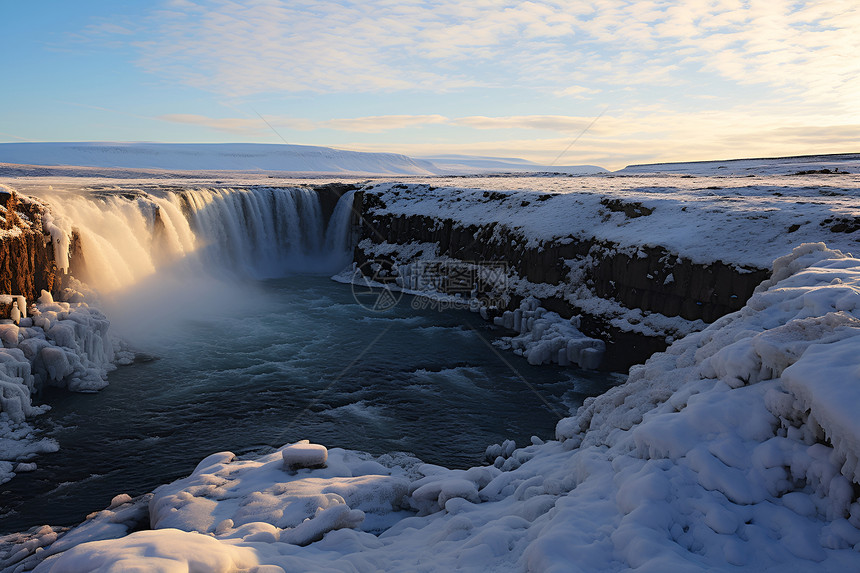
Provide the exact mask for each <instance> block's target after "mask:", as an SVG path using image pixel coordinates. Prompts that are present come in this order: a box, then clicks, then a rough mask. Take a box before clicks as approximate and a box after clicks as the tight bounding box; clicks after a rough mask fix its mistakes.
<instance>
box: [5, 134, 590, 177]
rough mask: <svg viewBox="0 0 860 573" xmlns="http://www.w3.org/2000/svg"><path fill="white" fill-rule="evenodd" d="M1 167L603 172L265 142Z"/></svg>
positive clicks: (95, 152)
mask: <svg viewBox="0 0 860 573" xmlns="http://www.w3.org/2000/svg"><path fill="white" fill-rule="evenodd" d="M0 163H11V164H16V165H37V166H51V167H57V166H75V167H88V168H103V169H161V170H170V171H251V172H260V171H266V172H285V173H296V174H298V173H301V174H326V175H417V176H427V175H459V174H486V173H530V172H550V171H551V172H557V173H570V174H576V175H585V174H592V173H600V172H604V171H605V169H603V168H601V167H595V166H591V165H583V166H559V167H550V166H543V165H538V164H536V163H532V162H530V161H526V160H524V159H507V158H493V157H476V156H467V155H440V156H437V157H433V158H412V157H409V156H406V155H401V154H397V153H367V152H360V151H346V150H342V149H332V148H330V147H316V146H312V145H287V144H262V143H99V142H92V143H0Z"/></svg>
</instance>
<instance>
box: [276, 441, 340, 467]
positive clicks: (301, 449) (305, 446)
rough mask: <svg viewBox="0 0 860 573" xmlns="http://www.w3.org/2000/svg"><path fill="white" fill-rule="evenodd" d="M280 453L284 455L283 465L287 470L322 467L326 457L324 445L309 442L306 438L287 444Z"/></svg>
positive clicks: (326, 452) (326, 451)
mask: <svg viewBox="0 0 860 573" xmlns="http://www.w3.org/2000/svg"><path fill="white" fill-rule="evenodd" d="M281 453H282V454H283V456H284V467H285V468H287V469H289V470H298V469H302V468H310V469H316V468H322V467H325V462H326V460H327V459H328V450H326V447H325V446H321V445H319V444H311V443H310V442H308V441H307V440H304V441H302V442H299V443H297V444H293V445H292V446H287V447H286V448H284V449H283V450H282V451H281Z"/></svg>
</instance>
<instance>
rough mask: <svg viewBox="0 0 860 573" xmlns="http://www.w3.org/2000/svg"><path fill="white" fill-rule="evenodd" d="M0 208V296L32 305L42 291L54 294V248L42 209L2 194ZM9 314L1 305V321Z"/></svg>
mask: <svg viewBox="0 0 860 573" xmlns="http://www.w3.org/2000/svg"><path fill="white" fill-rule="evenodd" d="M0 205H2V206H0V294H20V295H23V296H24V297H26V299H27V301H28V302H32V301H35V300H36V299H37V298H38V296H39V293H40V292H41V291H42V290H46V291H49V292H56V290H57V287H58V286H59V285H58V280H57V266H56V264H55V262H54V247H53V244H52V241H51V236H50V234H48V233H47V232H46V231H45V230H44V228H43V225H42V221H43V216H44V214H45V207H44V206H43V205H42V204H41V203H39V202H38V201H36V200H34V199H31V198H28V197H24V196H21V195H18V194H17V193H14V192H9V191H5V190H0ZM8 314H9V308H8V305H3V304H2V303H0V317H6V316H8Z"/></svg>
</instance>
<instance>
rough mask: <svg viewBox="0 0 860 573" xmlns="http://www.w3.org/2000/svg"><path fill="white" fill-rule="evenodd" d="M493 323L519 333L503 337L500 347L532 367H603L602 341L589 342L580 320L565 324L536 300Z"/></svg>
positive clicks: (530, 299)
mask: <svg viewBox="0 0 860 573" xmlns="http://www.w3.org/2000/svg"><path fill="white" fill-rule="evenodd" d="M493 322H494V323H495V324H496V325H497V326H503V327H505V328H507V329H509V330H516V331H517V332H519V333H520V334H519V335H517V336H513V337H503V338H502V339H501V342H500V346H502V347H503V348H512V349H513V350H514V352H515V353H517V354H521V355H522V356H525V357H526V359H527V360H528V361H529V364H549V363H555V364H558V365H560V366H568V365H569V364H576V365H578V366H581V367H582V368H590V369H595V368H597V367H598V366H600V361H601V360H602V359H603V353H604V351H605V350H606V344H604V342H603V341H602V340H597V339H595V338H589V337H588V336H585V335H584V334H582V333H581V332H580V331H579V330H577V328H578V327H579V319H578V318H577V317H573V318H571V319H569V320H565V319H563V318H562V317H561V316H559V315H558V314H557V313H555V312H550V311H547V310H546V309H545V308H542V307H540V306H539V301H538V299H536V298H534V297H529V298H527V299H525V300H523V301H522V303H520V308H518V309H517V310H514V311H510V310H506V311H505V312H504V313H503V314H502V316H497V317H496V318H495V319H494V320H493Z"/></svg>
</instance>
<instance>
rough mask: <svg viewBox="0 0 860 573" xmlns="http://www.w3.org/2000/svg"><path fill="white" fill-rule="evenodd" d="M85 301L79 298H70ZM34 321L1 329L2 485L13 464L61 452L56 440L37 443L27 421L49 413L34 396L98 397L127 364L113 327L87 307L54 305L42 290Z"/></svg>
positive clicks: (47, 293) (63, 304)
mask: <svg viewBox="0 0 860 573" xmlns="http://www.w3.org/2000/svg"><path fill="white" fill-rule="evenodd" d="M67 294H69V296H70V298H76V299H80V298H81V296H80V294H79V293H72V292H70V293H67ZM75 294H77V295H78V296H74V295H75ZM31 308H32V314H31V316H30V317H25V318H22V319H21V320H20V324H18V325H16V324H13V323H12V321H10V320H6V321H4V322H6V323H7V324H0V340H2V348H0V483H2V482H3V481H7V480H9V479H11V478H12V477H13V476H14V475H15V471H19V470H15V469H14V468H15V467H20V464H18V466H16V465H15V464H14V462H15V461H16V460H18V461H20V460H26V459H30V458H31V457H32V456H33V455H34V454H36V453H39V452H50V451H56V448H57V446H56V443H54V442H53V441H51V440H45V439H43V440H38V439H36V438H34V436H33V433H32V429H31V428H30V426H29V425H28V424H27V423H26V421H25V420H26V419H27V418H29V417H32V416H35V415H38V414H41V413H43V412H45V411H46V410H47V409H48V408H47V407H46V406H34V405H33V403H32V399H31V396H32V394H33V393H35V392H36V391H37V390H38V389H39V388H42V387H44V386H46V385H51V386H60V387H65V388H68V389H69V390H73V391H77V392H93V391H96V390H100V389H102V388H104V387H105V386H106V385H107V373H108V371H110V370H112V369H113V368H115V366H114V363H115V362H116V361H117V359H118V356H117V352H119V353H120V356H119V359H120V360H128V358H129V357H128V355H127V354H128V353H127V351H125V350H121V349H120V346H119V341H117V340H115V339H113V338H111V336H110V335H109V332H108V329H109V326H110V322H109V321H108V320H107V319H106V318H105V316H104V315H103V314H102V313H101V312H99V311H98V310H96V309H94V308H90V307H89V306H88V305H87V304H86V303H85V302H72V303H69V302H54V300H53V297H52V296H51V294H50V293H49V292H47V291H42V296H41V297H40V299H39V301H38V302H37V303H36V304H35V305H33V306H32V307H31Z"/></svg>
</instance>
